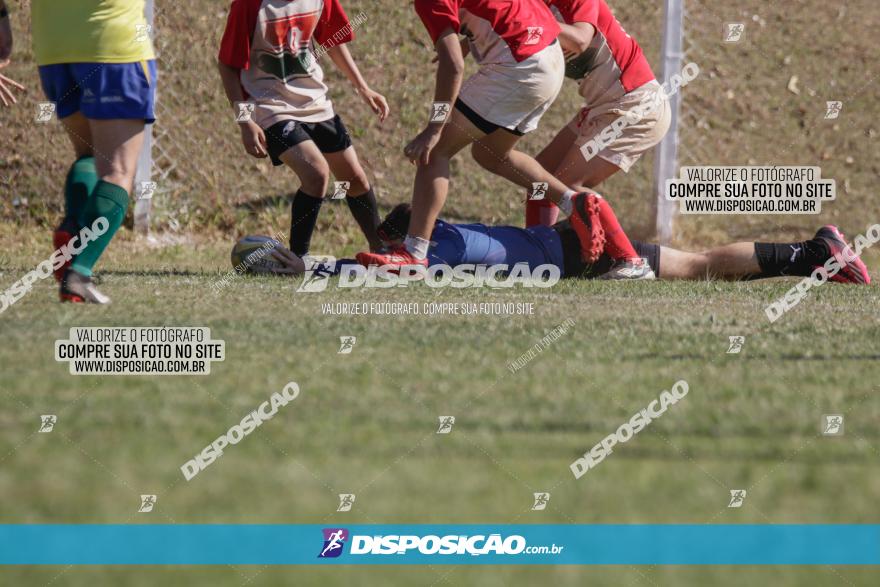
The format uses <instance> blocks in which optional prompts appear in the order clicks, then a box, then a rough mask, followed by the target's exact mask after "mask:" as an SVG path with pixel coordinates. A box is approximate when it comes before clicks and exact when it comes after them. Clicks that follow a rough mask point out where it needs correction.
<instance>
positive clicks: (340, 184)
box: [330, 181, 351, 200]
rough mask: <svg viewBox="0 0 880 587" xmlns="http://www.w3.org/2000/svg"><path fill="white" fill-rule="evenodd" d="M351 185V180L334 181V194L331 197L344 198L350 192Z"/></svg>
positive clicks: (334, 198)
mask: <svg viewBox="0 0 880 587" xmlns="http://www.w3.org/2000/svg"><path fill="white" fill-rule="evenodd" d="M350 187H351V182H349V181H334V182H333V195H332V196H331V197H330V199H331V200H342V199H344V198H345V196H346V195H347V194H348V189H349V188H350Z"/></svg>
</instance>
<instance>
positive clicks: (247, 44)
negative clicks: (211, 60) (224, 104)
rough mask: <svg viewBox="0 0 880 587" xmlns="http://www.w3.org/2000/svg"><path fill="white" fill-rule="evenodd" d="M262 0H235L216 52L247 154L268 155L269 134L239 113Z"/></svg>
mask: <svg viewBox="0 0 880 587" xmlns="http://www.w3.org/2000/svg"><path fill="white" fill-rule="evenodd" d="M259 10H260V3H259V2H254V1H253V0H233V2H232V5H231V6H230V7H229V16H227V18H226V30H224V31H223V38H222V39H221V40H220V52H219V54H218V55H217V70H218V71H219V73H220V81H221V82H222V83H223V90H224V91H225V92H226V98H227V99H228V100H229V104H230V106H232V108H233V111H234V112H235V115H234V116H235V118H234V119H233V120H236V121H238V125H239V130H241V142H242V144H244V148H245V150H246V151H247V152H248V154H250V155H252V156H254V157H258V158H263V157H266V156H267V155H268V150H267V147H266V134H265V133H264V132H263V129H262V128H260V126H259V125H258V124H257V123H256V122H254V121H253V120H251V118H250V116H246V117H242V116H240V114H241V112H242V111H241V110H240V107H239V104H241V103H242V102H244V101H245V99H246V97H245V94H244V89H242V87H241V70H242V69H246V68H247V67H249V65H250V56H251V55H250V53H251V35H252V34H253V31H254V27H255V26H256V22H257V14H258V13H259Z"/></svg>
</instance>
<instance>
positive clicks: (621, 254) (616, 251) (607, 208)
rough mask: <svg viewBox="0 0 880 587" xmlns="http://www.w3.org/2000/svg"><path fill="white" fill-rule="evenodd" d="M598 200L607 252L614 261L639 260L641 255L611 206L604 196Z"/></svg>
mask: <svg viewBox="0 0 880 587" xmlns="http://www.w3.org/2000/svg"><path fill="white" fill-rule="evenodd" d="M596 199H597V200H598V201H599V220H600V221H601V222H602V228H604V229H605V252H606V253H607V254H608V256H609V257H611V258H613V259H638V257H639V255H638V253H636V250H635V249H634V248H633V246H632V243H631V242H629V237H628V236H626V233H625V232H623V228H621V227H620V223H619V222H618V221H617V216H616V215H615V214H614V210H612V209H611V204H609V203H608V201H607V200H606V199H605V198H603V197H602V196H598V197H597V198H596Z"/></svg>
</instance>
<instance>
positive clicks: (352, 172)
mask: <svg viewBox="0 0 880 587" xmlns="http://www.w3.org/2000/svg"><path fill="white" fill-rule="evenodd" d="M324 157H326V158H327V163H329V164H330V170H331V171H332V172H333V176H334V177H335V178H336V179H337V180H338V181H347V182H348V183H349V186H348V193H347V194H346V198H345V203H346V204H347V205H348V209H349V210H350V211H351V215H352V216H353V217H354V219H355V222H357V223H358V226H360V229H361V232H363V233H364V236H365V237H367V242H368V243H369V245H370V250H371V251H378V250H380V249H381V248H382V240H381V239H380V238H379V235H378V234H377V229H378V228H379V223H380V219H379V210H378V204H377V202H376V195H375V194H374V193H373V191H372V190H371V189H370V181H369V179H367V174H366V172H364V168H363V167H361V163H360V161H358V156H357V152H356V151H355V150H354V147H349V148H347V149H345V150H344V151H340V152H338V153H325V154H324Z"/></svg>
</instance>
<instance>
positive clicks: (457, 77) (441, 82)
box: [429, 28, 464, 126]
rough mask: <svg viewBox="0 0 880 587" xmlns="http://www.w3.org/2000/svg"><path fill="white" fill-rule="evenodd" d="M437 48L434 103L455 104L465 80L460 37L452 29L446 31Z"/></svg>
mask: <svg viewBox="0 0 880 587" xmlns="http://www.w3.org/2000/svg"><path fill="white" fill-rule="evenodd" d="M435 48H436V49H437V81H436V83H435V85H434V101H435V102H449V103H452V102H455V99H456V98H458V92H459V90H461V82H462V80H463V79H464V54H463V53H462V50H461V43H459V41H458V35H457V34H456V32H455V31H454V30H452V29H451V28H449V29H446V30H445V31H443V32H442V33H440V37H439V38H438V39H437V43H436V44H435ZM429 126H431V125H429ZM433 126H440V125H437V124H434V125H433Z"/></svg>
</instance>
